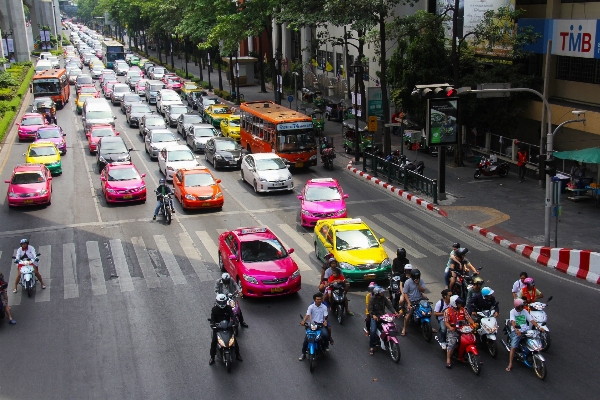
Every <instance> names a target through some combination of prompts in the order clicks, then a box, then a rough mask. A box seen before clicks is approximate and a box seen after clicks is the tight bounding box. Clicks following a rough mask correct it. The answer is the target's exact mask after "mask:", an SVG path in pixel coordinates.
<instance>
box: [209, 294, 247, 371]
mask: <svg viewBox="0 0 600 400" xmlns="http://www.w3.org/2000/svg"><path fill="white" fill-rule="evenodd" d="M233 317H234V316H233V310H232V309H231V307H230V306H229V304H227V296H225V295H224V294H223V293H219V294H218V295H217V298H216V302H215V305H214V306H213V308H212V310H211V313H210V324H211V325H214V324H218V323H219V322H221V321H231V320H232V319H233ZM234 351H235V359H236V360H238V361H244V360H243V359H242V356H240V347H239V345H238V341H237V340H236V341H235V342H234ZM216 354H217V330H216V329H213V333H212V341H211V342H210V360H209V361H208V365H213V364H214V363H215V355H216Z"/></svg>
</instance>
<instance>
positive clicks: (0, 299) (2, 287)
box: [0, 272, 17, 325]
mask: <svg viewBox="0 0 600 400" xmlns="http://www.w3.org/2000/svg"><path fill="white" fill-rule="evenodd" d="M7 287H8V282H6V281H5V280H4V274H3V273H2V272H0V303H1V306H2V307H4V312H5V313H6V315H7V316H8V323H9V324H11V325H14V324H16V323H17V321H15V320H14V319H13V317H12V314H11V313H10V306H9V305H8V294H7V293H6V288H7Z"/></svg>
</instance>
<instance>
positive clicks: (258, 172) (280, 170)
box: [241, 153, 294, 193]
mask: <svg viewBox="0 0 600 400" xmlns="http://www.w3.org/2000/svg"><path fill="white" fill-rule="evenodd" d="M241 174H242V180H243V181H246V182H248V183H249V184H250V185H251V186H252V187H253V188H254V191H255V192H256V193H259V192H272V191H282V190H290V191H291V190H294V181H293V180H292V174H291V173H290V171H289V169H288V167H287V166H286V165H285V162H284V161H283V159H282V158H281V157H279V156H278V155H277V154H273V153H257V154H247V155H246V156H244V158H243V159H242V168H241Z"/></svg>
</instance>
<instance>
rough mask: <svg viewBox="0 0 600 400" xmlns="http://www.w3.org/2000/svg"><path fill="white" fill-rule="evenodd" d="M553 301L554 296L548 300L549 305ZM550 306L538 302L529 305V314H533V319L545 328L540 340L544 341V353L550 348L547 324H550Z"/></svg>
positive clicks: (541, 332)
mask: <svg viewBox="0 0 600 400" xmlns="http://www.w3.org/2000/svg"><path fill="white" fill-rule="evenodd" d="M550 300H552V296H550V297H549V298H548V303H549V302H550ZM547 305H548V304H544V303H541V302H539V301H536V302H535V303H531V304H529V314H531V318H533V319H534V320H535V322H537V323H538V324H539V325H540V326H542V327H543V330H541V331H540V340H541V341H542V351H547V350H548V349H549V348H550V343H551V339H550V329H548V326H547V325H546V323H547V322H548V316H547V315H546V311H544V308H546V306H547Z"/></svg>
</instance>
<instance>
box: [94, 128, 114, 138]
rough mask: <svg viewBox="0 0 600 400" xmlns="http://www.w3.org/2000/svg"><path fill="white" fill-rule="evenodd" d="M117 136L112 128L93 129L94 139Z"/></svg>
mask: <svg viewBox="0 0 600 400" xmlns="http://www.w3.org/2000/svg"><path fill="white" fill-rule="evenodd" d="M105 136H115V132H114V131H113V130H112V129H111V128H97V129H92V137H105Z"/></svg>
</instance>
